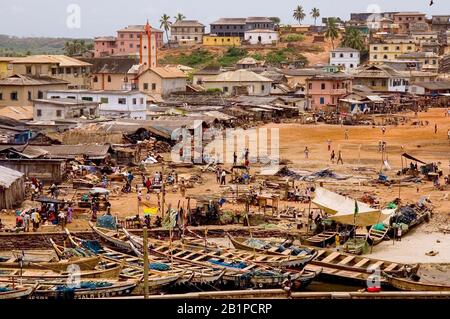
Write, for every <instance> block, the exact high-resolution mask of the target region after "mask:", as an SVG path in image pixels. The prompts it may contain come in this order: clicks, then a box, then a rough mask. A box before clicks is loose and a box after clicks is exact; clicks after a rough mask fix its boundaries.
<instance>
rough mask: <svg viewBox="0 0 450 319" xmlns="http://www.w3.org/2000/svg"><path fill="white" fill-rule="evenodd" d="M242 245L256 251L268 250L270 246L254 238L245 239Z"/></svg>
mask: <svg viewBox="0 0 450 319" xmlns="http://www.w3.org/2000/svg"><path fill="white" fill-rule="evenodd" d="M244 243H245V245H247V246H250V247H252V248H256V249H269V248H270V247H271V245H270V244H268V243H266V242H264V241H262V240H260V239H256V238H250V239H247V240H246V241H245V242H244Z"/></svg>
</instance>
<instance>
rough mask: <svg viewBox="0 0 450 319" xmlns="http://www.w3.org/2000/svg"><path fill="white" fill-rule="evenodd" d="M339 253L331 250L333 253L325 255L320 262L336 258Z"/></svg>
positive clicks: (327, 261)
mask: <svg viewBox="0 0 450 319" xmlns="http://www.w3.org/2000/svg"><path fill="white" fill-rule="evenodd" d="M340 255H341V253H338V252H333V253H331V254H330V255H328V256H327V257H325V258H324V259H323V260H322V262H325V263H329V262H331V261H332V260H334V259H336V258H337V257H338V256H340Z"/></svg>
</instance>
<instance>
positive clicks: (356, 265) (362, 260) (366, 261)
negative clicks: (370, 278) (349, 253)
mask: <svg viewBox="0 0 450 319" xmlns="http://www.w3.org/2000/svg"><path fill="white" fill-rule="evenodd" d="M369 261H370V259H368V258H363V259H361V260H360V261H359V262H358V263H357V264H355V266H354V267H362V266H363V265H365V264H367V263H368V262H369Z"/></svg>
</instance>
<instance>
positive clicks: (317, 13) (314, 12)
mask: <svg viewBox="0 0 450 319" xmlns="http://www.w3.org/2000/svg"><path fill="white" fill-rule="evenodd" d="M310 14H311V17H313V19H314V26H315V25H316V21H317V18H318V17H320V11H319V9H317V8H313V9H312V10H311V13H310Z"/></svg>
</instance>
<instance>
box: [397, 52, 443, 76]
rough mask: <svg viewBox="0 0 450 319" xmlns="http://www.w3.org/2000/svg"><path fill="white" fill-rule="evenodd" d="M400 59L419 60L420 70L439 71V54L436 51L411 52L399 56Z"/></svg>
mask: <svg viewBox="0 0 450 319" xmlns="http://www.w3.org/2000/svg"><path fill="white" fill-rule="evenodd" d="M397 58H398V59H399V60H408V61H415V62H418V63H419V64H420V66H421V68H420V71H429V72H436V73H437V72H438V70H439V56H438V55H437V54H436V53H434V52H410V53H405V54H401V55H399V56H397Z"/></svg>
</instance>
